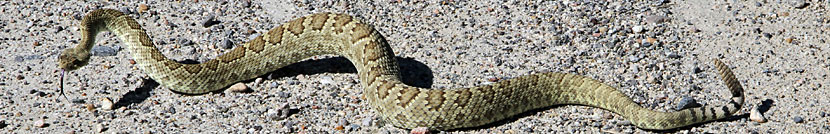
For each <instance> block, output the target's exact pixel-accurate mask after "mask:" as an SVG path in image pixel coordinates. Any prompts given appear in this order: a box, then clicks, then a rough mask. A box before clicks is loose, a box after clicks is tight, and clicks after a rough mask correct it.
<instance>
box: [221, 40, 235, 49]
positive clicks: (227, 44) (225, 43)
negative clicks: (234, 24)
mask: <svg viewBox="0 0 830 134" xmlns="http://www.w3.org/2000/svg"><path fill="white" fill-rule="evenodd" d="M222 48H224V49H231V48H233V41H231V39H229V38H225V39H224V40H222Z"/></svg>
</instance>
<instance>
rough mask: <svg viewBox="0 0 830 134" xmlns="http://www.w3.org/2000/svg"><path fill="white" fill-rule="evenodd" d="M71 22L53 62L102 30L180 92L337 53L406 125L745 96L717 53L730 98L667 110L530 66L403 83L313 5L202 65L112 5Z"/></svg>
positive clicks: (72, 54) (714, 114)
mask: <svg viewBox="0 0 830 134" xmlns="http://www.w3.org/2000/svg"><path fill="white" fill-rule="evenodd" d="M79 27H80V28H79V29H80V32H81V37H82V40H81V42H80V44H78V45H77V46H76V47H74V48H68V49H66V50H65V51H63V52H62V53H61V55H60V56H59V58H60V59H59V61H60V63H59V67H60V68H61V69H64V70H67V71H71V70H75V69H78V68H80V67H82V66H84V65H86V64H87V63H88V62H89V59H90V53H89V51H90V49H91V48H92V46H93V44H94V42H95V36H96V35H97V34H98V33H99V32H103V31H110V32H112V33H114V34H115V35H117V36H118V37H119V38H120V39H121V40H122V41H123V42H124V43H126V46H127V47H128V50H129V51H130V53H131V54H132V56H133V58H134V60H135V62H136V65H137V66H138V68H140V69H141V70H142V71H144V72H145V73H148V75H149V76H150V78H152V79H154V80H155V81H157V82H159V83H160V84H161V85H163V86H165V87H167V88H169V89H170V90H173V91H175V92H179V93H186V94H202V93H206V92H211V91H217V90H222V89H224V88H225V87H228V86H229V85H231V84H233V83H236V82H239V81H242V80H248V79H253V78H256V77H257V76H260V75H262V74H265V73H267V72H270V71H273V70H276V69H279V68H281V67H284V66H287V65H289V64H292V63H296V62H298V61H300V60H302V59H304V58H308V57H311V56H315V55H321V54H336V55H340V56H344V57H346V58H348V59H349V60H350V61H351V62H352V64H354V66H355V68H356V69H357V74H358V76H359V78H360V82H361V83H360V84H361V86H363V88H364V90H365V91H364V92H363V95H364V96H365V98H366V100H367V101H368V103H369V106H371V107H372V108H373V109H374V110H377V114H378V116H379V117H381V119H382V120H384V121H385V122H387V123H389V124H392V125H394V126H397V127H401V128H409V129H412V128H416V127H427V128H429V129H431V130H448V129H457V128H469V127H476V126H482V125H485V124H488V123H493V122H496V121H499V120H502V119H505V118H508V117H512V116H515V115H517V114H520V113H522V112H526V111H529V110H533V109H539V108H544V107H548V106H552V105H571V104H575V105H585V106H591V107H597V108H602V109H605V110H609V111H612V112H614V113H617V114H619V115H621V116H623V117H624V118H626V119H628V120H630V121H631V122H632V124H634V125H636V126H637V127H639V128H643V129H654V130H664V129H672V128H678V127H684V126H689V125H692V124H699V123H705V122H709V121H713V120H717V119H722V118H725V117H728V116H731V115H732V114H733V113H735V112H737V111H738V110H739V109H740V108H741V105H743V101H744V97H743V88H742V87H741V85H740V83H739V81H738V80H737V79H736V78H735V76H734V75H733V74H732V71H731V70H730V69H729V67H728V66H727V65H725V64H723V63H721V62H720V61H718V60H717V59H715V60H714V65H715V67H716V68H717V70H718V71H720V76H721V78H722V80H723V82H724V84H725V85H726V86H727V87H728V88H729V90H730V91H731V94H732V98H731V101H730V102H729V103H728V104H726V105H723V106H716V107H711V106H707V107H698V108H690V109H685V110H681V111H675V112H660V111H653V110H650V109H646V108H644V107H641V106H639V105H638V104H637V103H634V102H633V101H632V100H631V99H630V98H629V97H628V96H626V95H625V94H623V93H622V92H620V91H618V90H617V89H615V88H613V87H611V86H608V85H606V84H603V83H601V82H599V81H597V80H594V79H591V78H588V77H585V76H580V75H574V74H565V73H537V74H531V75H526V76H521V77H518V78H514V79H508V80H503V81H499V82H497V83H493V84H490V85H483V86H478V87H469V88H456V89H427V88H418V87H412V86H408V85H406V84H404V83H402V82H401V81H400V80H399V79H400V78H399V72H398V64H397V63H396V61H395V58H394V53H393V52H392V49H391V47H390V46H389V44H387V42H386V39H384V37H383V36H381V34H380V33H378V31H376V30H375V29H374V28H373V27H372V26H370V25H368V24H366V23H363V22H361V21H360V20H357V19H356V18H353V17H351V16H349V15H345V14H334V13H317V14H313V15H309V16H305V17H301V18H298V19H295V20H292V21H289V22H287V23H285V24H283V25H280V26H278V27H276V28H274V29H271V30H270V31H268V33H264V34H262V35H261V36H259V37H257V38H255V39H253V40H251V41H249V42H247V43H244V44H241V45H238V46H237V47H236V48H234V49H232V50H230V52H227V53H225V54H223V55H220V56H218V57H217V58H216V59H212V60H209V61H206V62H204V63H201V64H180V63H178V62H176V61H173V60H170V59H167V58H166V57H165V56H164V55H162V53H161V52H159V51H158V50H157V48H156V47H155V46H154V44H153V42H152V41H151V39H150V37H149V35H147V33H146V32H145V31H144V30H143V29H142V28H141V26H140V25H139V24H138V23H137V22H136V21H135V20H134V19H132V18H131V17H130V16H129V15H125V14H123V13H121V12H119V11H117V10H112V9H100V10H94V11H92V12H90V13H89V14H87V15H86V16H85V17H84V18H83V20H82V23H81V25H80V26H79Z"/></svg>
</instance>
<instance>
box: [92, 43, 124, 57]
mask: <svg viewBox="0 0 830 134" xmlns="http://www.w3.org/2000/svg"><path fill="white" fill-rule="evenodd" d="M118 51H121V47H119V46H115V47H109V46H100V45H98V46H93V47H92V51H91V52H90V54H92V56H115V55H116V54H118Z"/></svg>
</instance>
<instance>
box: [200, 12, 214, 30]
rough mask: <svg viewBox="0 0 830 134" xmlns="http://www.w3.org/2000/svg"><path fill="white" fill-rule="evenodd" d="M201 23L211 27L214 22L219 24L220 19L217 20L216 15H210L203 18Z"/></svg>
mask: <svg viewBox="0 0 830 134" xmlns="http://www.w3.org/2000/svg"><path fill="white" fill-rule="evenodd" d="M201 24H202V27H210V26H213V25H214V24H218V21H216V16H214V15H208V16H207V17H205V18H203V19H202V23H201Z"/></svg>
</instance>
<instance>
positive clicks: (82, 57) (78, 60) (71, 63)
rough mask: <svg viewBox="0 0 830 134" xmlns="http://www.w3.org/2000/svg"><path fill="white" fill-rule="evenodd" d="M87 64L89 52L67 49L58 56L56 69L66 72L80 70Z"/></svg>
mask: <svg viewBox="0 0 830 134" xmlns="http://www.w3.org/2000/svg"><path fill="white" fill-rule="evenodd" d="M88 63H89V52H86V51H82V50H80V51H79V50H78V49H77V48H68V49H66V50H64V51H63V52H62V53H61V55H60V56H58V67H60V68H61V69H64V70H66V71H72V70H75V69H78V68H81V67H83V66H85V65H86V64H88Z"/></svg>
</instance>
